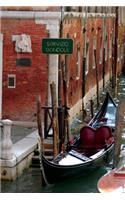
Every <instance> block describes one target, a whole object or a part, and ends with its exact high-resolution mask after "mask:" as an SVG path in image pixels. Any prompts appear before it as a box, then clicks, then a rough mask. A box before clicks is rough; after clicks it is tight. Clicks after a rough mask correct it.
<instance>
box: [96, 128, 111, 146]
mask: <svg viewBox="0 0 125 200" xmlns="http://www.w3.org/2000/svg"><path fill="white" fill-rule="evenodd" d="M110 137H112V131H111V128H110V127H108V126H101V127H99V128H98V129H97V130H96V134H95V143H96V144H99V145H101V144H105V143H106V140H108V139H109V138H110Z"/></svg>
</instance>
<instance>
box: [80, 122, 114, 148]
mask: <svg viewBox="0 0 125 200" xmlns="http://www.w3.org/2000/svg"><path fill="white" fill-rule="evenodd" d="M112 138H113V137H112V131H111V128H110V127H108V126H101V127H99V128H97V129H94V128H92V127H90V126H84V127H83V128H82V129H81V130H80V146H79V148H82V149H83V148H84V149H88V148H91V149H102V148H105V146H106V144H109V142H110V144H111V143H112V142H111V140H112ZM112 141H113V140H112Z"/></svg>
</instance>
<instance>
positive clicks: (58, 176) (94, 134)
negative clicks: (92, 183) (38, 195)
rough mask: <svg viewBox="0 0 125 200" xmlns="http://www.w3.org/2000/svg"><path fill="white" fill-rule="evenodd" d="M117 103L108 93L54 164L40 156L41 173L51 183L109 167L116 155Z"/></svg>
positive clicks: (55, 159) (54, 160) (53, 161)
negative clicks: (97, 109)
mask: <svg viewBox="0 0 125 200" xmlns="http://www.w3.org/2000/svg"><path fill="white" fill-rule="evenodd" d="M115 115H116V104H115V102H114V101H113V99H112V97H111V96H110V94H109V93H108V92H107V93H106V97H105V100H104V103H103V105H102V107H101V109H100V110H99V111H98V112H97V114H96V115H95V116H94V118H93V119H92V120H91V121H90V122H89V123H88V125H87V126H84V127H82V128H81V129H80V133H79V136H77V137H76V138H75V139H74V140H73V141H71V142H70V143H69V144H68V146H67V148H66V150H65V152H61V153H60V154H59V155H57V156H56V157H55V158H54V159H53V160H52V161H49V160H47V159H46V158H45V156H44V155H43V153H42V154H41V171H42V174H44V178H46V180H47V182H48V183H54V182H60V181H64V180H65V179H68V178H72V177H77V176H81V175H84V174H86V173H88V172H89V171H93V170H95V169H96V168H98V167H101V166H104V165H106V164H108V163H109V162H110V161H111V159H112V156H113V148H114V129H115Z"/></svg>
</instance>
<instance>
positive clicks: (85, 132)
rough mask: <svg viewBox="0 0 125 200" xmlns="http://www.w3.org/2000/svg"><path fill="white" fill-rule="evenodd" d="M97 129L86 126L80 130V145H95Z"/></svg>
mask: <svg viewBox="0 0 125 200" xmlns="http://www.w3.org/2000/svg"><path fill="white" fill-rule="evenodd" d="M94 140H95V129H94V128H92V127H89V126H84V127H83V128H82V129H81V130H80V145H94V143H95V141H94Z"/></svg>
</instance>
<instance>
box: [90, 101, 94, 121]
mask: <svg viewBox="0 0 125 200" xmlns="http://www.w3.org/2000/svg"><path fill="white" fill-rule="evenodd" d="M93 105H94V103H93V100H92V99H90V108H91V118H93V116H94V112H93Z"/></svg>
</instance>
